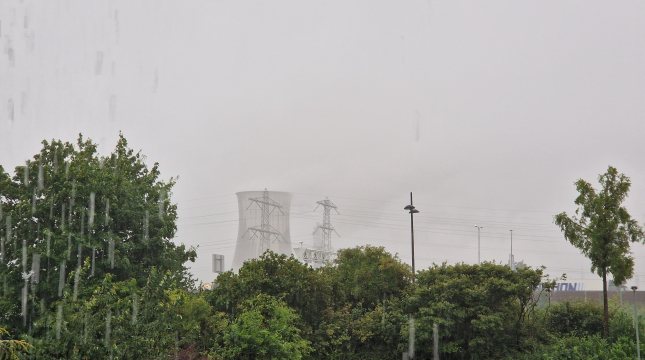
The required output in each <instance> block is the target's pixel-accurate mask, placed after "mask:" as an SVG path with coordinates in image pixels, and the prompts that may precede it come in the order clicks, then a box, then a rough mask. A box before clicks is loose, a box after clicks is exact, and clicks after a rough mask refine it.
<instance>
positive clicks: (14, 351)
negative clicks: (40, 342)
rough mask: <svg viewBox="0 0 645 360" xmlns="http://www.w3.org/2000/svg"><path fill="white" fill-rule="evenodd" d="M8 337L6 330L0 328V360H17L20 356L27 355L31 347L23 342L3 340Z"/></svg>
mask: <svg viewBox="0 0 645 360" xmlns="http://www.w3.org/2000/svg"><path fill="white" fill-rule="evenodd" d="M5 336H9V332H8V331H7V329H5V328H3V327H0V360H19V359H20V355H22V354H27V353H28V352H29V350H31V345H30V344H29V343H28V342H26V341H24V340H15V339H3V337H5Z"/></svg>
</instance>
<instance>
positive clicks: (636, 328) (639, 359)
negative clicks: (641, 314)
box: [632, 285, 641, 360]
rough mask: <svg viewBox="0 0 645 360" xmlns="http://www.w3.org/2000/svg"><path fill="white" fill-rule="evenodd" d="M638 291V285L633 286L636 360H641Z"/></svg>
mask: <svg viewBox="0 0 645 360" xmlns="http://www.w3.org/2000/svg"><path fill="white" fill-rule="evenodd" d="M637 289H638V286H636V285H634V286H632V291H633V292H634V298H633V300H634V302H633V304H632V305H633V306H634V329H635V330H636V359H638V360H641V341H640V339H639V336H638V332H639V331H638V330H639V329H638V328H639V325H640V324H639V323H638V315H637V313H636V290H637Z"/></svg>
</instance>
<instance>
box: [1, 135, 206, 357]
mask: <svg viewBox="0 0 645 360" xmlns="http://www.w3.org/2000/svg"><path fill="white" fill-rule="evenodd" d="M42 144H43V147H42V149H41V150H40V151H39V153H37V154H36V155H34V157H33V158H32V159H31V160H29V161H27V162H26V164H25V166H19V167H17V168H16V169H15V172H14V175H13V177H12V178H10V177H9V176H8V174H6V173H5V172H4V169H2V168H0V208H1V209H2V211H1V217H2V219H0V234H1V235H0V237H2V241H3V247H4V250H5V251H4V253H3V256H4V260H5V262H4V263H2V264H0V285H2V286H1V287H0V290H1V291H0V295H2V296H1V297H0V310H2V311H1V314H0V323H2V324H5V325H7V326H8V327H9V328H11V329H15V330H16V331H17V332H18V333H20V334H24V335H25V336H28V337H29V339H31V342H32V343H33V344H34V351H33V353H34V356H36V357H37V358H76V357H81V358H107V357H110V356H113V357H133V358H140V359H157V358H160V357H164V356H166V355H168V354H170V352H172V351H175V352H176V351H177V349H178V348H179V347H182V346H194V342H195V339H196V338H198V337H199V334H195V332H196V331H195V328H196V327H200V330H203V329H202V327H203V328H204V329H205V328H208V326H209V324H208V321H205V320H204V319H203V318H200V317H199V316H197V315H196V313H197V311H195V310H194V309H193V310H191V309H192V307H199V301H200V300H199V299H196V298H194V297H193V296H192V295H189V294H188V293H186V290H188V289H189V288H190V287H191V284H192V280H191V279H190V277H189V276H188V273H187V270H186V267H185V262H186V261H190V260H194V257H195V251H194V250H192V249H186V248H185V247H184V246H183V245H177V244H175V243H174V242H173V240H172V238H173V237H174V233H175V230H176V225H175V223H176V219H177V208H176V205H174V204H173V203H172V202H171V195H172V187H173V185H174V180H173V179H170V180H169V181H161V180H160V179H159V177H160V172H159V166H158V164H154V165H153V166H152V167H148V166H147V165H146V164H145V157H144V156H143V155H141V154H140V153H135V152H134V151H133V150H132V149H130V148H129V147H128V144H127V141H126V139H125V138H124V137H123V136H120V137H119V141H118V143H117V145H116V147H115V149H114V150H113V152H112V153H111V154H109V155H107V156H101V155H99V154H98V153H97V148H96V145H95V144H94V143H92V142H91V141H90V140H86V139H83V137H82V136H79V138H78V141H77V142H76V144H71V143H67V142H61V141H57V140H54V141H51V142H47V141H43V143H42ZM92 205H93V206H92ZM23 241H24V246H23ZM112 243H113V245H112ZM112 248H113V250H114V251H113V253H114V264H113V265H112V261H111V256H110V254H111V253H112ZM23 249H25V251H23ZM38 256H40V271H39V272H38V273H37V275H39V276H38V277H39V281H36V279H35V276H34V275H36V274H30V273H29V270H30V269H31V268H32V264H31V262H32V259H37V258H38ZM62 266H64V267H65V270H66V271H65V272H64V273H63V272H62V271H61V269H62ZM61 273H62V274H61ZM60 275H65V276H64V277H62V280H63V283H62V284H63V286H62V290H63V291H62V296H59V294H58V291H59V276H60ZM25 279H26V280H25ZM23 289H26V290H27V294H28V299H27V314H28V317H27V319H26V323H27V326H23V319H22V317H21V308H20V302H21V297H22V296H21V294H22V292H23ZM178 294H181V295H178ZM137 299H138V300H137ZM201 301H202V305H203V303H205V301H204V300H203V299H202V300H201ZM133 302H137V304H138V305H133ZM135 307H136V308H137V311H138V312H139V314H138V321H136V322H134V321H133V320H132V319H133V316H132V312H133V309H134V308H135ZM58 309H60V314H61V316H60V321H59V320H58V318H59V317H58V314H59V310H58ZM203 309H204V307H203V306H202V307H201V308H200V310H203ZM195 323H197V324H199V325H195ZM59 324H60V332H58V331H57V328H58V327H59V326H57V325H59ZM180 332H181V335H178V334H179V333H180ZM27 334H28V335H27ZM206 348H207V347H205V346H202V349H206Z"/></svg>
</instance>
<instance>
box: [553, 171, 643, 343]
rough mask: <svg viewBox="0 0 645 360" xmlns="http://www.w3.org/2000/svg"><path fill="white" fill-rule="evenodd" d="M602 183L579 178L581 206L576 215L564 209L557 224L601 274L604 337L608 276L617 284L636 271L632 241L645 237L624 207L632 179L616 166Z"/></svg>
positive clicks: (576, 202) (594, 269) (578, 186)
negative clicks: (596, 186)
mask: <svg viewBox="0 0 645 360" xmlns="http://www.w3.org/2000/svg"><path fill="white" fill-rule="evenodd" d="M598 180H599V182H600V185H601V187H602V188H601V189H600V191H596V190H595V189H594V188H593V186H592V185H591V184H590V183H588V182H587V181H585V180H583V179H580V180H578V181H576V183H575V185H576V189H577V191H578V197H577V198H576V200H575V204H576V205H577V206H578V208H577V209H576V212H575V216H569V215H567V214H566V213H565V212H562V213H560V214H558V215H556V216H555V223H556V225H557V226H559V227H560V229H561V230H562V232H563V233H564V237H565V238H566V239H567V240H568V241H569V242H570V243H571V244H572V245H573V246H575V247H577V248H578V249H580V250H581V251H582V253H583V254H584V255H585V256H586V257H587V258H589V260H591V271H593V272H595V273H596V274H598V276H600V277H602V290H603V336H604V337H607V336H608V334H609V301H608V296H607V275H608V274H611V275H612V276H613V278H614V283H615V284H622V283H624V282H625V280H627V279H629V278H631V277H632V275H633V273H634V258H633V257H632V256H631V253H630V243H632V242H642V241H644V240H645V235H644V233H643V229H642V228H641V227H640V226H639V225H638V223H637V222H636V220H634V219H632V217H631V216H630V215H629V213H628V212H627V209H625V207H623V205H622V204H623V202H624V201H625V199H626V198H627V194H628V192H629V188H630V186H631V181H630V180H629V178H628V177H627V176H625V175H624V174H619V173H618V171H617V170H616V169H615V168H614V167H611V166H610V167H609V168H608V169H607V172H606V173H604V174H601V175H600V176H599V177H598Z"/></svg>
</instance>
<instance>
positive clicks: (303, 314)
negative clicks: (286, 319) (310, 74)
mask: <svg viewBox="0 0 645 360" xmlns="http://www.w3.org/2000/svg"><path fill="white" fill-rule="evenodd" d="M216 282H217V286H216V288H215V289H214V290H213V292H212V295H210V296H209V299H210V301H211V304H213V305H214V307H215V309H216V310H218V311H223V312H227V313H229V314H230V315H231V316H235V314H236V311H237V310H238V309H237V307H236V305H238V304H240V303H242V302H243V301H245V300H249V299H252V298H254V297H256V296H257V295H259V294H267V295H271V296H273V297H276V298H278V299H281V300H283V301H284V302H285V303H286V304H287V305H288V306H289V307H291V308H292V309H294V310H295V311H296V312H297V313H298V314H299V316H300V318H301V319H302V320H303V321H304V322H305V324H306V325H307V329H305V330H306V332H307V333H310V332H311V330H312V329H313V328H315V327H316V326H317V324H318V323H319V322H320V321H321V318H322V314H323V311H324V310H325V309H326V308H327V306H328V305H329V304H330V302H331V287H330V284H329V281H328V280H327V279H326V278H325V277H324V276H323V274H322V273H321V272H320V271H318V270H315V269H313V268H311V267H310V266H308V265H306V264H303V263H301V262H300V261H298V260H297V259H295V258H294V257H287V256H285V255H278V254H276V253H273V252H271V251H267V252H266V253H264V254H263V255H262V256H260V257H259V258H257V259H252V260H249V261H247V262H245V263H244V265H243V266H242V268H240V271H239V273H238V274H235V273H233V272H226V273H223V274H220V275H219V276H218V277H217V280H216Z"/></svg>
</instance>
